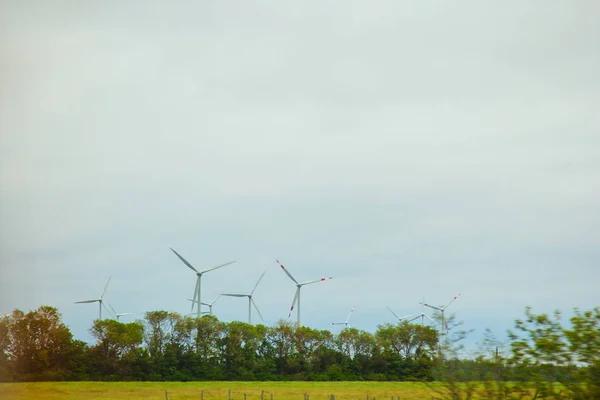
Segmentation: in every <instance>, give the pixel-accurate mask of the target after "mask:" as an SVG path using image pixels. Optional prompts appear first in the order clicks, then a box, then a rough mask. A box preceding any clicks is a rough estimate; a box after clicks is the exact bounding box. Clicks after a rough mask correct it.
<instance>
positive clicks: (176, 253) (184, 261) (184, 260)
mask: <svg viewBox="0 0 600 400" xmlns="http://www.w3.org/2000/svg"><path fill="white" fill-rule="evenodd" d="M169 248H170V247H169ZM170 249H171V251H172V252H173V253H175V255H176V256H177V257H179V259H180V260H181V261H183V263H184V264H185V265H187V266H188V267H189V268H190V269H191V270H192V271H194V272H195V273H198V270H197V269H196V268H194V267H193V266H192V264H190V263H189V262H187V260H186V259H185V258H183V257H181V255H180V254H179V253H178V252H176V251H175V250H173V249H172V248H170Z"/></svg>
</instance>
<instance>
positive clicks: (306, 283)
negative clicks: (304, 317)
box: [275, 260, 333, 326]
mask: <svg viewBox="0 0 600 400" xmlns="http://www.w3.org/2000/svg"><path fill="white" fill-rule="evenodd" d="M275 261H277V264H279V266H280V267H281V269H282V270H283V272H285V273H286V274H287V276H289V277H290V279H291V280H292V281H294V283H295V284H296V288H297V289H296V294H295V295H294V301H292V307H290V313H289V315H288V318H290V317H291V316H292V311H294V306H295V305H296V301H298V311H297V313H298V317H297V318H296V324H297V325H298V326H300V289H302V286H305V285H310V284H312V283H317V282H323V281H326V280H329V279H333V277H329V278H321V279H315V280H314V281H307V282H301V283H299V282H298V281H297V280H296V279H295V278H294V277H293V276H292V274H290V272H289V271H288V270H287V269H286V268H285V267H284V266H283V264H282V263H280V262H279V260H275Z"/></svg>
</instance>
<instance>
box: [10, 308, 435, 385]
mask: <svg viewBox="0 0 600 400" xmlns="http://www.w3.org/2000/svg"><path fill="white" fill-rule="evenodd" d="M90 333H91V334H92V336H93V337H94V338H95V340H96V342H95V343H92V344H86V343H83V342H81V341H78V340H74V339H73V337H72V334H71V333H70V331H69V329H68V328H67V327H66V326H65V325H64V324H63V323H62V321H61V318H60V314H59V313H58V310H57V309H55V308H53V307H48V306H42V307H40V308H38V309H37V310H34V311H30V312H29V313H27V314H25V313H23V312H22V311H20V310H15V311H13V313H12V314H11V315H8V316H5V317H3V318H2V319H0V379H1V380H3V381H33V380H154V381H162V380H178V381H189V380H246V381H248V380H319V381H328V380H431V379H432V377H433V375H432V370H433V365H434V359H435V356H436V355H435V349H436V346H437V341H438V336H437V331H436V330H435V329H432V328H430V327H426V326H419V325H412V324H408V323H406V322H404V323H401V324H398V325H389V324H388V325H383V326H380V327H379V328H378V330H377V332H376V333H375V334H371V333H369V332H365V331H360V330H357V329H353V328H346V329H344V330H342V331H341V333H340V334H338V335H334V334H332V333H331V332H329V331H327V330H317V329H312V328H308V327H305V326H301V327H296V326H295V325H293V324H290V323H287V322H284V321H280V322H279V323H278V324H276V325H275V326H271V327H267V326H264V325H250V324H247V323H244V322H238V321H233V322H229V323H225V322H221V321H219V320H218V319H217V318H216V317H214V316H211V315H205V316H203V317H201V318H196V317H189V316H181V315H179V314H177V313H172V312H167V311H152V312H148V313H146V315H145V316H144V319H143V320H139V321H136V322H132V323H122V322H119V321H116V320H112V319H105V320H96V321H94V322H93V325H92V327H91V328H90Z"/></svg>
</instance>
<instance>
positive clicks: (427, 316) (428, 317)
mask: <svg viewBox="0 0 600 400" xmlns="http://www.w3.org/2000/svg"><path fill="white" fill-rule="evenodd" d="M423 316H424V317H425V318H427V319H428V320H430V321H431V322H433V323H434V324H437V322H435V321H434V320H433V319H432V318H431V317H430V316H429V315H423Z"/></svg>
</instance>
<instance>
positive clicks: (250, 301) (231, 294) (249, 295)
mask: <svg viewBox="0 0 600 400" xmlns="http://www.w3.org/2000/svg"><path fill="white" fill-rule="evenodd" d="M266 272H267V271H266V270H265V272H263V273H262V275H261V276H260V278H258V282H256V285H254V289H252V291H251V292H250V293H248V294H242V293H222V294H221V296H229V297H247V298H248V323H249V324H252V306H253V305H254V308H255V309H256V312H257V313H258V316H259V317H260V319H262V320H263V321H264V319H263V317H262V315H261V313H260V311H259V310H258V307H257V305H256V303H255V302H254V299H253V298H252V295H253V294H254V291H255V290H256V288H257V287H258V284H259V283H260V281H261V280H262V278H263V276H265V273H266Z"/></svg>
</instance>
